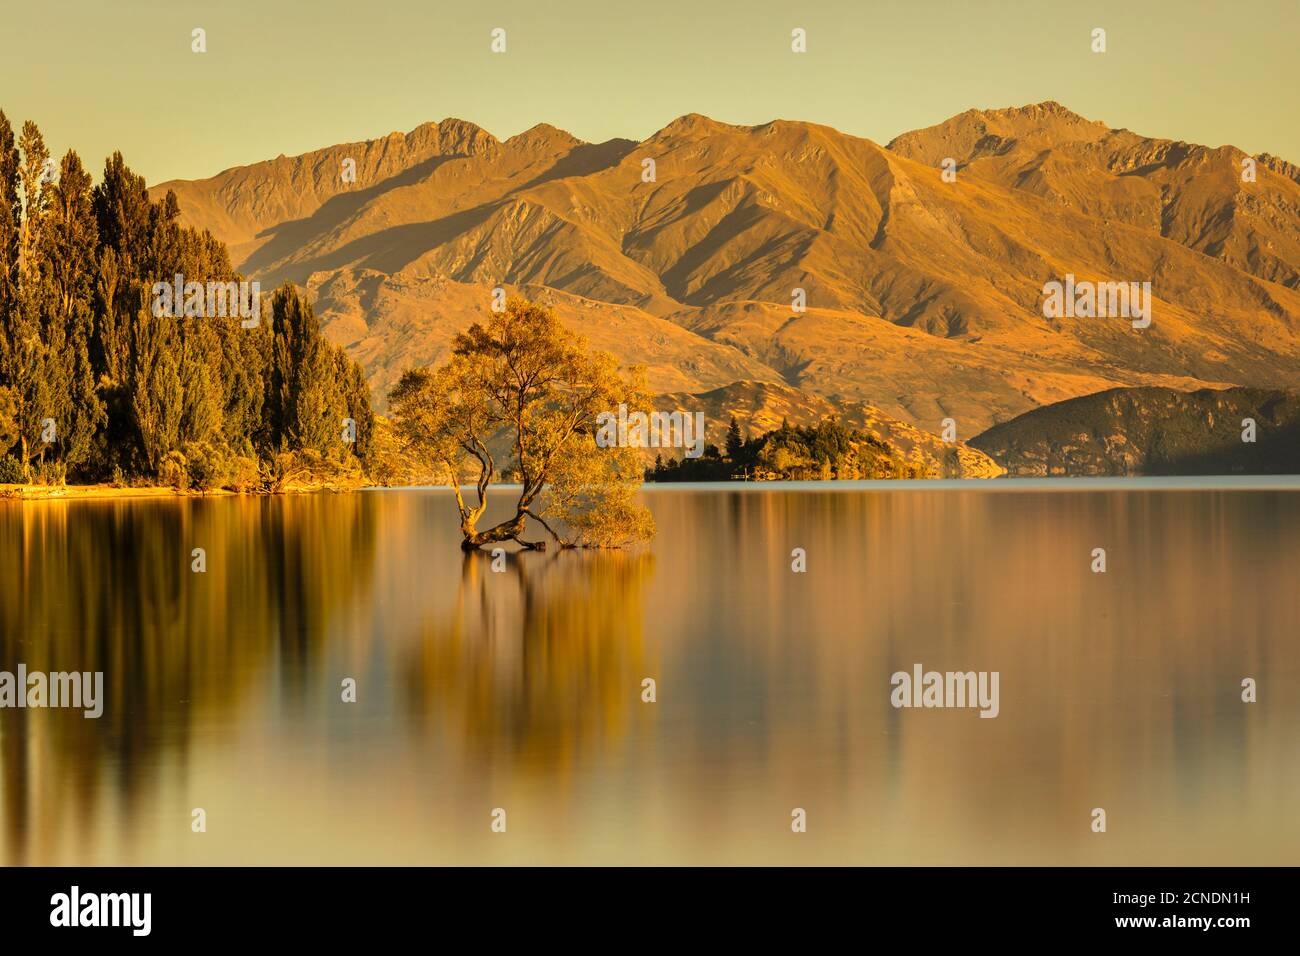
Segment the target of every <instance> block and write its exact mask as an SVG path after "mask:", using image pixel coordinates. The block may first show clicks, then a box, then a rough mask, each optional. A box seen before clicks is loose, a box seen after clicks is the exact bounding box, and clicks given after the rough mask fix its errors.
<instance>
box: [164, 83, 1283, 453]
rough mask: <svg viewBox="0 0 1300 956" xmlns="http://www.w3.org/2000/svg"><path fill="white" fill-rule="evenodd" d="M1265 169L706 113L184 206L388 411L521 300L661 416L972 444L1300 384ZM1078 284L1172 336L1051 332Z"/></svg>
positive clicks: (432, 145) (385, 155)
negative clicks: (681, 413) (1024, 421)
mask: <svg viewBox="0 0 1300 956" xmlns="http://www.w3.org/2000/svg"><path fill="white" fill-rule="evenodd" d="M948 156H952V157H954V158H955V159H957V160H958V162H959V163H960V169H959V173H958V180H957V182H956V183H947V182H944V181H943V179H942V177H941V175H940V169H939V164H940V162H941V161H942V159H943V158H945V157H948ZM347 158H353V159H355V161H356V169H357V179H356V182H355V183H343V182H342V181H341V179H340V173H339V170H340V168H341V166H342V163H343V160H344V159H347ZM1241 158H1244V154H1241V153H1240V151H1235V150H1232V149H1231V148H1227V147H1225V148H1221V149H1217V150H1215V149H1209V148H1207V147H1199V146H1192V145H1190V144H1181V143H1171V142H1169V141H1163V140H1152V139H1147V138H1144V137H1140V136H1138V135H1136V134H1134V133H1131V132H1129V131H1126V130H1112V129H1109V128H1107V127H1106V126H1104V125H1103V124H1101V123H1095V122H1091V121H1088V120H1085V119H1083V118H1081V117H1078V116H1076V115H1075V114H1073V113H1070V112H1069V111H1068V110H1065V109H1064V108H1063V107H1060V106H1059V105H1058V104H1054V103H1045V104H1038V105H1037V106H1031V107H1024V108H1021V109H1014V110H989V111H970V112H968V113H965V114H962V115H961V116H958V117H954V118H953V119H951V120H948V121H947V122H946V123H943V124H940V125H939V126H936V127H931V128H930V129H926V130H919V131H916V132H914V133H908V134H904V135H903V136H900V137H898V138H897V139H896V140H894V141H893V142H892V143H891V144H890V146H889V147H888V148H885V147H881V146H879V145H878V144H876V143H873V142H871V141H869V140H866V139H862V138H859V137H854V136H849V135H846V134H844V133H840V132H838V131H836V130H834V129H830V128H829V127H824V126H818V125H815V124H810V123H799V122H790V121H774V122H771V123H767V124H763V125H761V126H754V127H742V126H732V125H728V124H725V123H720V122H717V121H715V120H711V119H708V118H706V117H702V116H698V115H694V114H692V115H689V116H684V117H681V118H680V119H678V120H675V121H674V122H673V123H671V124H669V125H668V126H666V127H665V128H664V129H662V130H659V131H658V132H657V133H655V134H654V135H652V136H651V137H649V138H648V139H646V140H644V141H643V142H640V143H632V142H629V141H623V140H615V141H611V142H609V143H604V144H586V143H582V142H580V141H579V140H577V139H575V138H574V137H572V136H570V135H569V134H567V133H564V132H562V131H560V130H556V129H554V128H552V127H546V126H539V127H535V128H534V129H532V130H529V131H528V132H526V133H523V134H520V135H519V136H516V137H512V138H511V139H508V140H506V141H504V142H501V141H498V140H497V139H496V138H495V137H493V136H491V135H490V134H488V133H486V132H485V131H483V130H481V129H479V128H478V127H475V126H473V125H472V124H469V123H465V122H463V121H459V120H444V121H443V122H442V123H438V124H426V125H425V126H421V127H419V128H417V129H416V130H413V131H412V132H411V133H409V134H405V135H402V134H393V135H392V136H390V137H387V138H386V139H383V140H376V141H372V142H369V143H362V144H350V145H347V146H339V147H331V148H329V149H326V150H320V151H317V152H314V153H310V154H307V155H306V156H303V157H298V158H296V159H286V158H284V157H281V158H279V159H276V160H273V161H270V162H268V163H259V164H255V165H254V166H249V167H242V168H241V169H238V170H230V171H227V172H225V173H222V174H220V175H219V176H216V177H213V178H212V179H210V180H204V181H201V182H194V183H173V184H163V185H164V186H168V187H170V188H175V189H176V190H177V192H178V195H179V196H180V198H181V203H182V211H183V215H184V216H185V218H186V219H187V220H188V221H189V222H191V223H193V224H195V225H200V226H206V227H208V228H210V229H212V230H213V231H214V232H215V233H216V234H217V235H218V237H219V238H223V239H225V240H226V241H227V242H228V243H230V244H231V245H232V250H233V254H234V259H235V261H236V262H238V263H239V264H240V268H242V269H243V270H245V271H246V272H249V273H251V274H252V275H254V276H256V277H258V278H261V279H262V280H263V281H264V282H268V283H272V282H278V281H281V280H284V279H288V280H291V281H293V282H295V283H298V284H300V285H303V286H305V287H306V288H308V289H309V290H310V291H311V292H312V293H313V294H315V295H316V296H317V297H318V306H319V310H320V312H321V314H322V317H323V320H324V324H325V327H326V329H327V332H328V334H329V335H330V336H331V337H332V338H334V340H335V341H338V342H341V343H343V344H345V345H347V346H348V348H349V349H350V350H352V351H353V354H354V355H356V356H357V357H358V358H359V359H361V360H362V361H363V362H365V363H366V367H367V370H368V372H369V374H370V375H371V380H372V384H373V385H374V387H375V391H376V396H377V397H379V398H382V393H383V391H384V390H385V389H386V388H387V387H388V385H390V384H391V382H392V381H393V380H394V378H395V376H396V375H397V374H400V371H401V370H402V368H404V367H406V366H408V365H411V364H415V363H417V362H427V361H431V360H433V359H434V358H436V356H437V355H438V354H439V348H440V347H443V346H445V342H446V341H447V340H448V339H449V338H450V336H451V335H452V334H453V333H454V331H455V330H457V329H459V328H461V327H463V326H464V325H465V324H467V323H468V322H469V321H470V320H471V318H472V317H473V316H475V315H482V314H483V313H484V311H485V310H486V308H487V306H488V304H489V302H490V301H491V298H490V297H491V290H492V289H493V288H495V287H504V288H507V289H510V290H532V291H531V292H530V293H529V294H535V295H541V294H542V292H543V290H544V291H545V293H546V294H548V295H550V296H552V298H553V299H554V301H556V302H557V303H560V307H561V308H562V310H563V311H564V313H565V316H566V321H569V322H571V324H573V325H575V326H576V327H579V328H581V329H582V330H583V331H584V332H585V333H586V334H588V336H589V337H590V338H591V339H592V340H593V342H597V343H601V342H603V343H605V344H606V345H607V346H608V347H610V348H611V349H613V350H614V351H615V352H617V353H618V354H620V355H623V357H625V358H626V359H627V360H628V361H633V360H639V361H645V362H647V364H649V365H650V366H651V369H650V373H651V378H652V383H653V384H654V387H656V388H658V389H659V390H661V391H688V392H700V391H704V390H707V389H710V388H715V387H717V386H719V385H723V384H727V382H728V381H737V380H751V381H764V382H770V383H781V384H785V385H789V386H792V387H795V388H798V389H799V390H801V391H803V392H808V393H811V394H815V395H820V396H823V397H825V398H827V399H829V400H832V401H835V402H839V401H860V402H866V403H868V404H871V405H873V406H875V407H877V408H879V409H881V410H882V412H883V413H885V414H888V415H891V416H894V417H897V418H900V419H902V420H905V421H907V422H910V423H912V424H914V425H916V426H918V427H920V428H922V429H925V430H928V431H935V432H937V431H938V430H939V429H940V428H941V423H942V421H943V419H945V418H954V419H955V420H956V422H957V426H958V431H959V435H973V434H976V433H978V432H980V431H982V430H984V429H986V428H987V427H988V426H990V425H992V424H995V423H996V422H999V421H1006V420H1008V419H1010V418H1013V417H1014V416H1016V415H1019V414H1021V413H1023V412H1026V411H1028V410H1030V409H1033V408H1036V407H1039V406H1041V405H1046V404H1050V403H1053V402H1056V401H1060V400H1062V399H1066V398H1070V397H1074V396H1079V395H1086V394H1090V393H1094V392H1098V391H1102V390H1105V389H1108V388H1112V387H1116V386H1141V385H1158V386H1164V387H1170V388H1175V389H1184V390H1186V389H1195V388H1197V387H1201V386H1207V385H1208V386H1216V387H1221V386H1226V385H1232V384H1250V385H1257V386H1266V387H1272V388H1286V387H1300V282H1298V281H1297V279H1298V278H1300V175H1298V174H1297V170H1296V169H1295V168H1294V167H1291V166H1290V165H1289V164H1286V163H1285V162H1283V161H1281V160H1277V159H1275V158H1273V157H1264V156H1261V157H1258V158H1257V161H1256V172H1257V180H1256V182H1254V183H1242V182H1241V181H1240V175H1239V169H1240V164H1239V162H1238V161H1239V160H1240V159H1241ZM651 160H652V161H653V177H650V176H649V175H648V170H647V167H648V165H649V163H648V161H651ZM647 179H650V181H647ZM157 188H163V187H157ZM1067 274H1070V275H1073V276H1075V277H1076V278H1077V279H1079V280H1090V281H1095V282H1106V281H1119V282H1139V283H1140V282H1149V283H1151V297H1152V301H1151V305H1152V323H1151V325H1150V326H1149V327H1148V328H1145V329H1134V328H1133V327H1132V325H1131V323H1130V322H1129V321H1128V320H1127V319H1126V318H1123V317H1109V318H1094V319H1074V318H1070V319H1058V318H1046V317H1044V310H1043V288H1044V283H1046V282H1049V281H1053V280H1056V281H1060V280H1062V279H1063V278H1064V277H1065V276H1066V275H1067ZM800 295H802V296H803V297H804V299H805V300H806V306H807V308H806V309H803V310H796V308H795V307H794V306H795V303H796V300H797V299H798V297H799V296H800ZM727 376H733V377H732V378H730V379H728V378H727Z"/></svg>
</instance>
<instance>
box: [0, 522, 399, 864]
mask: <svg viewBox="0 0 1300 956" xmlns="http://www.w3.org/2000/svg"><path fill="white" fill-rule="evenodd" d="M368 515H369V513H368V512H367V511H366V510H364V508H363V506H362V502H361V499H359V498H355V497H349V496H340V497H333V496H331V497H329V498H321V497H310V498H286V499H280V500H273V501H267V500H246V499H223V500H218V501H186V502H171V501H169V502H138V501H137V502H127V501H123V502H113V503H98V502H94V503H92V502H77V503H59V502H42V503H40V504H36V505H30V504H23V505H9V506H7V507H4V508H0V567H3V568H4V569H5V574H3V575H0V669H3V670H7V671H11V672H12V671H14V670H16V668H17V665H18V664H19V663H20V662H21V663H25V664H26V665H27V667H28V670H29V671H96V670H99V671H103V672H104V688H105V698H106V704H105V708H104V714H103V716H102V717H101V718H99V719H98V720H87V719H85V718H83V717H82V714H81V711H79V710H26V709H23V710H17V709H14V710H4V711H0V761H2V765H3V799H4V819H5V826H6V833H5V842H6V843H7V844H8V846H9V848H10V852H11V854H16V855H17V856H19V857H21V856H22V854H23V853H24V851H25V849H26V839H25V836H26V834H28V833H29V832H38V831H40V830H43V829H47V828H49V826H50V823H51V822H52V821H47V822H46V824H45V826H44V827H37V826H36V823H35V821H34V819H33V818H34V817H37V816H39V815H41V814H45V815H49V814H58V813H59V812H60V811H61V810H63V811H66V812H69V813H75V814H76V815H77V816H78V817H80V818H81V819H83V820H86V819H90V818H91V817H92V816H93V814H94V813H95V811H96V805H97V802H98V800H99V798H100V796H101V786H105V785H108V784H107V780H108V779H111V780H112V786H113V787H114V788H115V789H116V791H117V794H116V797H117V800H118V801H120V802H121V803H122V804H123V805H124V808H125V811H124V812H125V814H126V816H127V817H128V818H130V817H132V816H134V815H135V814H134V813H133V806H134V805H135V804H136V803H137V802H138V800H139V799H140V797H141V796H142V793H141V791H142V789H147V788H145V787H144V786H143V785H145V784H146V782H148V781H150V780H151V779H152V778H153V776H155V775H154V774H151V773H150V772H149V771H150V770H152V769H155V768H156V767H157V766H158V765H159V764H160V759H159V755H160V754H161V753H163V752H166V751H169V750H171V751H175V752H177V753H178V754H180V755H181V759H182V762H183V760H184V755H185V753H186V751H187V749H188V747H189V743H190V735H191V731H192V729H193V726H194V724H195V722H196V720H197V718H198V717H200V716H220V717H225V716H226V715H229V714H230V713H232V712H233V711H234V709H235V707H236V705H237V704H239V703H240V702H242V701H245V700H246V699H247V698H248V697H249V693H248V691H249V688H250V686H251V685H253V684H254V683H256V682H257V681H258V680H259V679H261V678H262V677H263V676H264V675H265V673H266V672H267V671H268V668H270V666H271V665H272V664H273V663H275V658H276V656H277V655H278V656H279V658H280V663H281V664H282V665H283V666H281V667H279V668H278V671H279V672H280V673H281V674H284V675H296V674H299V673H301V668H300V667H298V666H297V665H298V664H300V663H301V662H302V661H303V659H305V658H307V657H308V656H310V655H313V654H315V653H317V652H318V651H319V649H320V648H321V646H322V645H323V643H324V642H325V640H326V636H327V634H328V632H329V630H330V627H331V623H332V622H333V621H334V620H335V619H336V618H337V616H338V612H339V609H340V608H341V607H343V606H345V605H346V604H348V603H349V602H352V601H355V600H358V599H360V598H361V596H362V595H364V593H365V592H366V591H367V590H368V588H369V566H368V565H367V564H365V563H364V562H362V563H359V564H354V562H353V561H352V560H351V556H352V555H355V554H356V553H357V552H358V551H363V550H365V549H368V548H369V546H370V544H371V541H372V539H373V537H374V525H373V523H372V522H371V521H370V520H369V519H368ZM196 547H202V548H204V549H205V550H206V552H207V571H206V573H203V574H197V573H194V572H192V571H191V570H190V561H191V558H190V552H191V549H192V548H196ZM285 690H286V691H292V692H296V691H298V690H299V688H297V687H296V686H294V687H292V688H286V689H285ZM110 770H111V778H107V777H105V774H106V773H107V772H108V771H110Z"/></svg>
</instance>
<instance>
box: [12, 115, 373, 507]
mask: <svg viewBox="0 0 1300 956" xmlns="http://www.w3.org/2000/svg"><path fill="white" fill-rule="evenodd" d="M177 275H181V276H183V277H184V280H185V281H186V282H198V283H203V284H206V283H209V282H222V283H229V282H239V281H241V279H242V277H241V276H239V275H238V274H237V273H236V272H235V271H234V270H233V269H232V267H231V265H230V258H229V255H228V253H227V251H226V249H225V247H224V246H223V245H222V244H221V243H220V242H219V241H217V240H216V239H215V238H214V237H213V236H212V235H211V234H210V233H208V232H206V231H204V232H199V231H196V230H194V229H191V228H188V227H185V226H182V225H181V224H180V207H179V204H178V203H177V200H176V197H175V195H174V194H173V193H170V192H168V193H167V194H166V195H165V196H163V197H161V198H159V199H157V200H153V199H151V198H150V196H149V193H148V190H147V189H146V187H145V182H144V180H143V178H141V177H140V176H137V175H135V174H134V173H133V172H132V171H131V170H130V168H129V167H128V166H127V165H126V163H125V162H124V161H123V159H122V156H121V154H120V153H114V154H113V156H111V157H109V159H108V160H107V162H106V163H105V166H104V174H103V177H102V179H101V181H100V182H99V184H98V185H95V184H94V183H93V181H92V178H91V176H90V174H89V173H88V172H87V171H86V170H85V168H84V167H83V166H82V163H81V160H80V159H79V158H78V156H77V154H76V153H75V152H72V151H69V152H68V153H67V154H66V155H65V156H64V157H63V158H62V160H61V161H60V162H58V163H57V164H54V163H51V162H50V156H49V152H48V150H47V149H46V147H45V143H44V140H43V138H42V137H41V134H40V130H39V129H38V128H37V127H36V125H35V124H34V123H31V122H27V123H25V124H24V125H23V127H22V130H21V133H19V134H18V135H17V136H15V134H14V130H13V127H12V126H11V124H10V122H9V120H8V118H7V117H6V116H5V115H4V113H3V112H0V459H4V458H9V459H12V460H13V461H14V462H15V463H16V464H15V465H9V466H6V469H5V471H6V473H9V474H12V473H14V470H15V468H16V469H17V473H19V474H22V475H24V476H27V477H29V478H30V477H40V476H45V477H47V478H51V477H52V478H54V479H56V480H62V478H63V477H64V476H65V475H66V476H68V477H69V478H72V479H74V480H78V481H87V482H95V481H108V480H128V481H133V482H135V481H138V482H149V481H165V480H172V479H173V478H176V476H177V474H178V470H179V472H180V473H181V477H180V478H179V479H177V480H176V483H178V484H188V485H192V486H195V487H220V486H227V487H234V486H239V487H248V486H249V485H250V482H249V481H248V480H247V477H248V475H249V473H250V468H251V471H252V473H253V474H254V475H256V474H258V473H265V474H267V475H269V476H271V477H270V478H268V483H270V484H277V483H283V479H284V476H285V475H286V474H287V473H289V472H291V471H294V470H295V469H296V470H297V471H301V470H302V468H303V462H317V463H320V464H321V466H322V467H323V468H325V469H326V470H327V471H330V472H331V473H333V472H337V471H338V470H339V469H342V470H344V471H351V472H354V473H357V474H360V473H361V471H362V469H363V467H364V465H365V463H366V460H367V457H368V455H369V452H370V444H371V435H372V432H373V428H374V416H373V413H372V412H371V409H370V403H369V391H368V388H367V385H366V381H365V376H364V374H363V373H362V371H361V369H360V367H359V366H357V365H356V364H355V363H354V362H352V361H351V360H350V359H348V357H347V356H346V354H345V353H344V352H343V351H342V350H341V349H339V348H337V347H336V346H334V345H332V344H330V343H329V342H327V341H326V340H325V339H324V338H323V337H322V336H321V334H320V327H319V322H318V321H317V320H316V318H315V315H314V313H313V311H312V308H311V306H310V305H309V304H308V303H307V302H305V301H303V300H302V299H301V298H300V297H299V295H298V294H297V292H296V290H294V288H293V287H292V286H289V285H286V286H285V287H283V288H281V289H279V290H277V291H276V293H275V295H274V296H273V297H272V302H271V307H270V309H269V310H267V309H262V310H261V311H262V313H263V315H262V316H261V321H260V322H259V323H258V324H257V325H256V326H255V327H251V328H245V327H243V326H242V325H241V321H240V317H239V316H236V315H226V316H221V315H218V316H213V315H206V316H200V315H187V314H185V311H184V310H182V309H175V310H172V311H164V312H163V314H161V315H155V314H154V310H153V309H152V308H151V304H152V290H153V288H154V284H155V283H160V282H161V283H171V282H172V280H173V278H174V277H175V276H177ZM268 311H269V313H270V314H269V316H268V315H266V314H265V313H266V312H268ZM268 318H269V321H267V319H268ZM345 419H349V420H351V421H352V422H354V423H355V426H354V427H353V428H351V429H347V430H346V431H345V426H344V420H345ZM353 435H354V436H355V440H352V437H353ZM295 455H298V456H302V457H301V460H296V461H295V460H294V458H293V456H295ZM286 456H288V457H287V458H286ZM259 463H260V464H259Z"/></svg>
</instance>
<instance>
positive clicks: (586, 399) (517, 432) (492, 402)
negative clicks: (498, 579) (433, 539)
mask: <svg viewBox="0 0 1300 956" xmlns="http://www.w3.org/2000/svg"><path fill="white" fill-rule="evenodd" d="M389 398H390V403H391V406H392V411H393V415H394V421H395V424H396V427H397V430H398V433H399V434H400V435H401V437H402V439H403V440H404V442H405V444H406V446H407V448H408V449H409V450H411V451H412V452H414V453H416V454H417V455H419V456H420V457H421V458H423V459H425V460H427V461H428V462H429V463H431V464H433V465H435V466H436V467H437V468H438V469H439V470H440V471H441V474H442V476H443V480H445V481H446V483H447V484H448V485H449V486H450V487H451V489H452V491H453V492H454V494H455V496H456V506H457V508H458V509H459V512H460V530H461V534H462V536H463V540H462V542H461V548H462V549H464V550H466V551H472V550H475V549H477V548H481V547H483V546H484V545H491V544H496V543H499V542H503V541H514V542H516V543H518V544H519V545H521V546H523V547H524V548H528V549H532V550H544V549H545V541H532V542H530V541H525V540H524V538H523V535H524V530H525V527H526V524H527V520H528V519H529V518H532V519H534V520H536V521H537V523H538V524H540V525H542V527H543V528H545V529H546V530H547V532H549V533H550V535H551V537H552V538H554V539H555V541H556V543H557V544H559V546H560V547H562V548H573V547H617V546H620V545H623V544H629V543H631V542H634V541H643V540H647V539H649V538H650V537H652V536H653V535H654V521H653V519H652V518H651V516H650V513H649V512H648V511H647V510H646V509H645V508H644V507H642V506H640V505H638V504H637V503H636V502H635V500H634V495H635V492H636V489H637V488H638V487H639V485H640V483H641V474H642V468H643V465H642V462H641V460H640V457H639V453H638V452H637V451H636V449H634V448H631V447H627V446H626V444H625V443H624V444H621V445H620V446H619V447H601V445H600V444H599V443H598V442H597V440H596V434H597V427H596V425H597V419H598V417H599V416H600V415H601V414H602V413H611V414H612V413H613V412H614V410H615V409H617V408H618V406H619V405H620V404H626V405H628V406H629V407H634V406H635V405H637V404H639V403H640V402H641V401H642V399H643V396H642V391H641V387H640V383H639V380H638V376H637V373H636V371H635V370H633V372H632V373H631V375H630V376H628V377H625V376H623V375H621V374H620V373H619V369H618V365H617V363H616V361H615V360H614V358H613V356H611V355H609V354H608V353H604V352H588V350H587V346H586V342H585V340H584V339H583V338H582V337H581V336H578V335H575V334H574V333H572V332H569V331H568V330H567V329H565V328H564V327H563V325H561V324H560V321H559V319H557V318H556V317H555V315H554V313H552V312H551V311H550V310H548V309H545V308H543V307H541V306H538V305H534V304H532V303H530V302H526V301H524V300H522V299H512V300H511V301H510V302H508V303H507V304H506V309H505V311H504V312H501V313H496V314H493V316H492V317H491V319H490V320H489V321H488V323H487V324H486V325H483V324H480V323H477V322H476V323H474V324H473V325H472V326H470V328H469V329H468V330H467V331H465V332H463V333H461V334H460V335H457V336H456V338H455V340H454V341H453V343H452V350H451V358H450V359H449V361H448V362H447V363H446V364H444V365H442V366H440V367H439V368H437V369H433V370H429V369H412V370H410V371H408V372H407V373H406V374H405V375H403V376H402V379H401V381H399V382H398V384H397V385H396V387H395V388H394V389H393V391H392V393H391V395H390V396H389ZM499 461H501V462H504V463H505V467H502V466H501V465H500V464H499V463H498V462H499ZM506 477H509V478H512V479H514V480H517V481H518V482H519V483H520V489H519V493H518V499H517V500H516V502H515V506H514V514H513V515H512V516H511V517H509V518H507V519H505V520H504V521H502V522H500V523H499V524H496V525H494V526H492V527H490V528H487V529H484V530H480V529H479V527H478V523H479V521H480V519H481V518H482V517H483V513H484V512H485V511H486V510H487V502H488V487H489V486H490V485H491V483H492V481H493V479H496V478H506ZM467 478H468V479H471V480H472V481H473V484H474V487H475V492H476V499H475V500H474V501H473V502H472V503H471V502H467V501H466V498H465V495H464V493H463V492H462V489H461V485H462V483H464V482H465V480H466V479H467Z"/></svg>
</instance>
